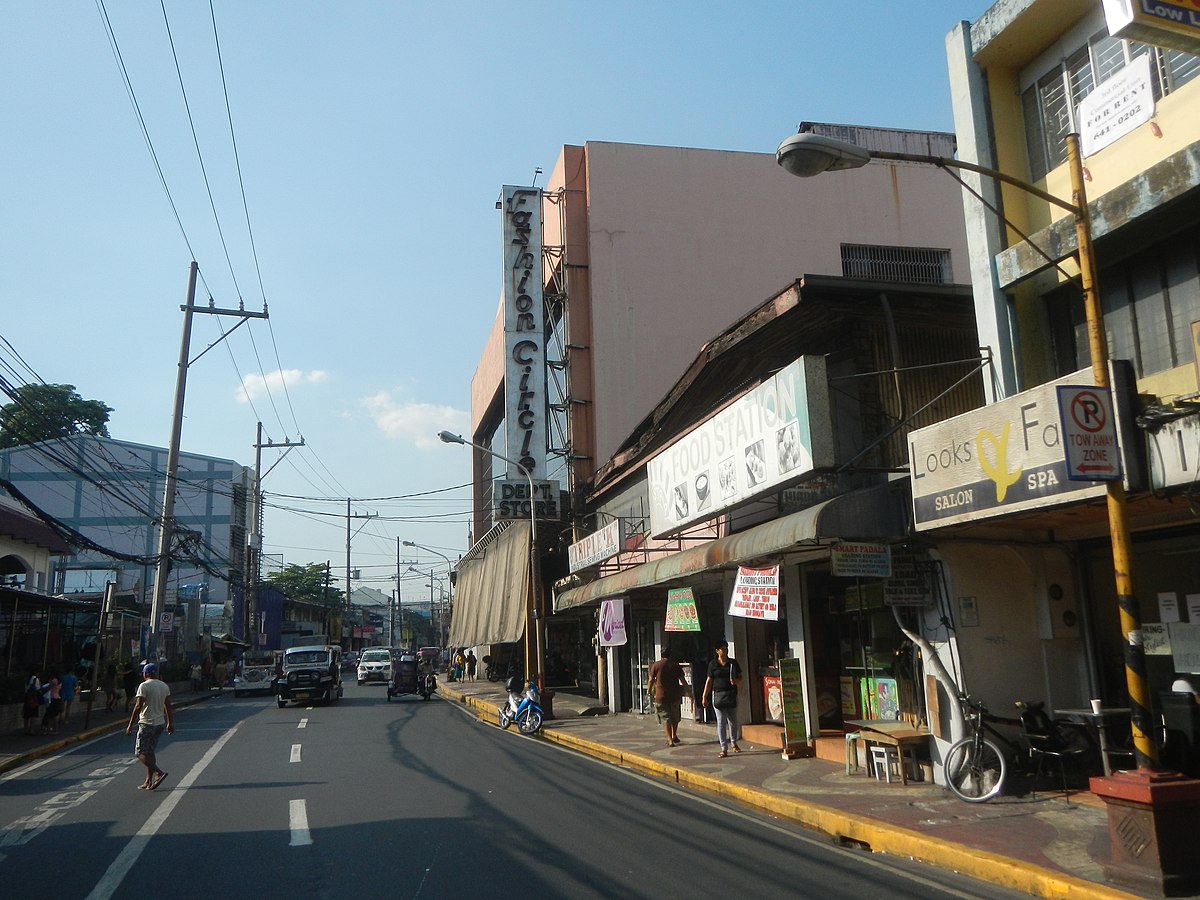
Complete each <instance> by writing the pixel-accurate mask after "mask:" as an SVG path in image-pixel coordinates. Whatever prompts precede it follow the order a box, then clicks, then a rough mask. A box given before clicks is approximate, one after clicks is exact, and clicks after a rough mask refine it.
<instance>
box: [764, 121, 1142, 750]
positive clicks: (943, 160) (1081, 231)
mask: <svg viewBox="0 0 1200 900" xmlns="http://www.w3.org/2000/svg"><path fill="white" fill-rule="evenodd" d="M1066 142H1067V164H1068V167H1069V169H1070V173H1071V192H1072V198H1071V201H1072V202H1070V203H1068V202H1067V201H1065V200H1063V199H1061V198H1059V197H1055V196H1054V195H1053V194H1049V193H1047V192H1046V191H1043V190H1042V189H1040V188H1038V187H1035V186H1034V185H1032V184H1027V183H1026V182H1024V181H1022V180H1020V179H1019V178H1014V177H1013V176H1012V175H1007V174H1005V173H1004V172H999V171H997V170H996V169H990V168H987V167H986V166H980V165H977V164H975V163H969V162H964V161H962V160H958V159H952V158H949V157H942V156H926V155H924V154H918V153H896V152H892V151H882V150H867V149H865V148H863V147H859V146H857V145H855V144H850V143H847V142H845V141H839V140H836V139H834V138H831V137H826V136H824V135H818V134H811V133H801V134H794V135H792V136H791V137H789V138H787V139H786V140H784V141H783V142H782V143H781V144H780V145H779V148H778V149H777V150H776V151H775V161H776V162H777V163H778V164H779V165H780V166H781V167H783V168H784V169H785V170H787V171H788V172H791V173H792V174H793V175H797V176H799V177H802V178H807V177H810V176H812V175H819V174H821V173H822V172H835V171H839V170H842V169H856V168H859V167H861V166H865V165H866V164H867V163H868V162H870V161H871V160H872V159H879V160H885V161H897V162H914V163H924V164H926V165H932V166H937V167H939V168H945V169H964V170H966V171H968V172H975V173H977V174H980V175H986V176H988V177H990V178H995V179H996V180H997V181H1001V182H1003V183H1005V184H1008V185H1012V186H1013V187H1015V188H1017V189H1018V190H1021V191H1024V192H1025V193H1027V194H1032V195H1033V196H1035V197H1038V198H1040V199H1042V200H1045V201H1046V202H1048V203H1052V204H1054V205H1055V206H1058V207H1060V208H1061V209H1065V210H1066V211H1067V212H1069V213H1070V214H1071V216H1072V217H1073V218H1074V220H1075V236H1076V241H1077V244H1078V250H1077V253H1076V256H1077V257H1078V261H1079V280H1080V287H1081V288H1082V290H1083V305H1084V313H1085V316H1086V319H1087V329H1088V346H1089V350H1090V353H1091V363H1092V377H1093V380H1094V381H1095V382H1096V387H1099V388H1104V389H1106V390H1107V389H1108V388H1109V377H1108V342H1107V338H1106V336H1105V333H1104V315H1103V312H1102V311H1101V309H1100V298H1099V295H1098V293H1097V290H1096V283H1097V276H1096V258H1095V255H1094V254H1093V250H1092V222H1091V217H1090V215H1089V213H1088V204H1087V192H1086V190H1085V189H1084V174H1083V160H1082V157H1081V156H1080V153H1079V135H1077V134H1068V135H1067V138H1066ZM1107 488H1108V497H1107V499H1108V523H1109V535H1110V538H1111V542H1112V556H1113V573H1114V576H1115V578H1116V590H1117V605H1118V606H1119V608H1120V618H1121V638H1122V642H1123V643H1124V646H1125V683H1126V686H1127V688H1128V690H1129V700H1130V707H1131V710H1132V715H1131V720H1132V726H1133V743H1134V757H1135V759H1136V761H1137V767H1138V769H1141V770H1145V769H1153V768H1154V767H1155V765H1156V763H1157V759H1158V748H1157V746H1156V745H1155V743H1154V739H1153V737H1152V734H1153V732H1152V731H1151V729H1152V727H1153V725H1152V719H1151V702H1150V690H1149V687H1148V685H1147V683H1146V660H1145V653H1144V650H1143V647H1142V641H1141V621H1140V614H1139V611H1138V603H1137V597H1136V595H1135V594H1134V592H1133V575H1132V571H1131V566H1130V562H1131V560H1130V552H1129V546H1130V539H1129V520H1128V515H1127V510H1126V504H1125V485H1124V484H1123V483H1122V481H1121V480H1120V479H1116V480H1113V481H1109V482H1108V483H1107Z"/></svg>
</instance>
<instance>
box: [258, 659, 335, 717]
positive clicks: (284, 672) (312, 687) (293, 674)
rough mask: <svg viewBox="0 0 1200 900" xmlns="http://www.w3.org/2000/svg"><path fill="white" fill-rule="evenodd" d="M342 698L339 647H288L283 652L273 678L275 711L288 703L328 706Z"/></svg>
mask: <svg viewBox="0 0 1200 900" xmlns="http://www.w3.org/2000/svg"><path fill="white" fill-rule="evenodd" d="M341 696H342V648H341V647H337V646H333V645H331V644H320V645H314V646H311V647H292V648H291V649H290V650H285V651H284V652H283V664H282V667H281V670H280V674H279V677H278V678H276V679H275V699H276V700H277V701H278V703H279V708H280V709H282V708H283V707H285V706H287V703H288V701H289V700H320V701H322V702H324V703H331V702H333V701H334V700H338V699H340V698H341Z"/></svg>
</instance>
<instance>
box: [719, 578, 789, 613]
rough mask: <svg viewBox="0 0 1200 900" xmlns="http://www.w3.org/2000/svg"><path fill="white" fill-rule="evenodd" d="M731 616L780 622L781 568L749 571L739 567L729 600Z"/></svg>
mask: <svg viewBox="0 0 1200 900" xmlns="http://www.w3.org/2000/svg"><path fill="white" fill-rule="evenodd" d="M729 615H731V616H741V617H742V618H743V619H766V620H770V621H772V622H778V621H779V566H771V567H769V568H766V569H747V568H746V567H745V566H738V571H737V579H736V580H735V581H734V583H733V596H732V597H731V598H730V600H729Z"/></svg>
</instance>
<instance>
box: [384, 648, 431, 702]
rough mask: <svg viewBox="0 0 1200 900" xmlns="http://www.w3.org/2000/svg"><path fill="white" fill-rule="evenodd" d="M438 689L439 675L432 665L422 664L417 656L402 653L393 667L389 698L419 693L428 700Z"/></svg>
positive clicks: (389, 684) (388, 691) (388, 689)
mask: <svg viewBox="0 0 1200 900" xmlns="http://www.w3.org/2000/svg"><path fill="white" fill-rule="evenodd" d="M436 690H437V676H436V675H434V674H433V670H432V667H431V666H429V665H425V664H422V662H421V661H419V660H418V659H417V657H415V656H413V655H411V654H408V653H405V654H403V655H401V656H400V657H399V658H398V659H397V660H396V663H395V665H394V666H393V667H392V680H391V681H390V682H389V683H388V686H387V698H388V700H389V701H391V699H392V697H400V696H402V695H404V694H418V695H420V697H421V699H423V700H428V699H429V698H430V697H432V696H433V693H434V691H436Z"/></svg>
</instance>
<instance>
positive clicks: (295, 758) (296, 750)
mask: <svg viewBox="0 0 1200 900" xmlns="http://www.w3.org/2000/svg"><path fill="white" fill-rule="evenodd" d="M288 761H289V762H300V745H299V744H292V758H291V759H290V760H288Z"/></svg>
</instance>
